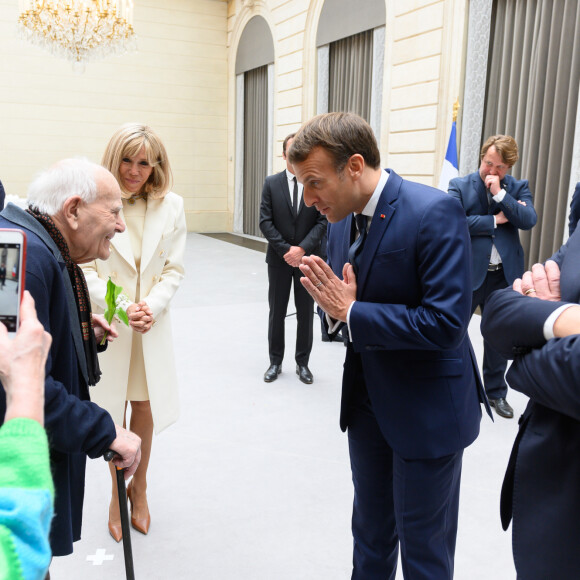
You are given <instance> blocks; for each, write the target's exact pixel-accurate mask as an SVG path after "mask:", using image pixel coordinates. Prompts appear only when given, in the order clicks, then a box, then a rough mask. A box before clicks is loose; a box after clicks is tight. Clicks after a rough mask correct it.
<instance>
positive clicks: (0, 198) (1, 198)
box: [0, 181, 6, 211]
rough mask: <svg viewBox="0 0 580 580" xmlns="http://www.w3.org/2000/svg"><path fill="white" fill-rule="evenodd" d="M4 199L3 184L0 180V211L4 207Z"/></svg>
mask: <svg viewBox="0 0 580 580" xmlns="http://www.w3.org/2000/svg"><path fill="white" fill-rule="evenodd" d="M5 199H6V192H5V191H4V186H3V185H2V182H1V181H0V211H2V210H3V209H4V200H5Z"/></svg>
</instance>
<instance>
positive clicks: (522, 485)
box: [481, 232, 580, 579]
mask: <svg viewBox="0 0 580 580" xmlns="http://www.w3.org/2000/svg"><path fill="white" fill-rule="evenodd" d="M552 259H554V260H555V261H556V262H557V263H558V265H559V266H560V270H561V277H560V289H561V296H562V302H548V301H545V300H539V299H537V298H530V297H527V296H522V295H521V294H519V293H517V292H514V291H513V290H512V289H509V288H506V289H505V290H500V291H498V292H495V293H494V294H492V295H491V297H490V299H489V301H488V304H487V306H486V308H485V311H484V313H483V317H482V325H481V328H482V332H483V336H484V337H485V338H486V339H487V340H488V341H489V342H490V343H491V345H492V346H493V347H494V348H495V349H496V350H498V351H499V352H501V353H502V354H503V355H504V356H505V357H506V358H511V359H514V362H513V364H512V365H511V367H510V368H509V370H508V373H507V376H506V378H507V382H508V383H509V386H510V387H511V388H513V389H515V390H517V391H520V392H522V393H525V394H526V395H528V396H529V397H530V401H529V403H528V406H527V408H526V410H525V412H524V414H523V416H522V419H521V420H520V430H519V433H518V436H517V439H516V442H515V444H514V448H513V451H512V457H511V458H510V463H509V466H508V470H507V473H506V478H505V481H504V485H503V489H502V502H501V516H502V523H503V526H504V529H507V527H508V526H509V522H510V520H511V518H512V515H513V551H514V561H515V565H516V569H517V572H518V578H519V577H521V578H530V579H536V578H537V579H543V578H576V577H578V570H580V553H579V552H578V541H579V539H580V518H579V517H578V514H579V513H580V493H579V490H580V335H578V334H576V335H572V336H568V337H566V338H554V339H551V340H549V341H547V342H546V340H545V338H544V334H543V325H544V322H545V320H546V318H547V317H548V316H549V314H550V313H551V312H553V311H554V310H555V309H556V308H558V307H559V306H560V305H561V304H564V303H566V302H572V303H575V304H578V302H579V301H580V271H579V269H578V264H579V263H580V232H576V233H575V234H574V235H573V236H571V237H570V238H569V240H568V242H567V243H566V245H565V246H563V247H562V248H561V249H560V250H559V251H558V252H557V253H556V254H555V255H554V256H552ZM526 353H527V354H526Z"/></svg>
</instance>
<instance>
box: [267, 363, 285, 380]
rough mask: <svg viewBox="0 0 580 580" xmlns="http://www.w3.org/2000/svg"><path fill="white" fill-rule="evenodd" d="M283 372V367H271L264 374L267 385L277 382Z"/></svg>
mask: <svg viewBox="0 0 580 580" xmlns="http://www.w3.org/2000/svg"><path fill="white" fill-rule="evenodd" d="M281 372H282V365H270V366H269V367H268V370H267V371H266V372H265V373H264V381H265V382H267V383H271V382H273V381H275V380H276V379H277V378H278V375H279V374H280V373H281Z"/></svg>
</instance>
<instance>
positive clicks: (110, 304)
mask: <svg viewBox="0 0 580 580" xmlns="http://www.w3.org/2000/svg"><path fill="white" fill-rule="evenodd" d="M122 291H123V288H122V287H121V286H117V285H116V284H115V283H114V282H113V281H112V280H111V277H110V276H109V281H108V282H107V293H106V294H105V303H106V304H107V309H106V310H105V319H106V321H107V322H108V323H109V324H111V321H112V320H113V316H115V313H116V311H117V297H118V296H119V294H121V292H122ZM119 318H120V317H119ZM125 324H128V321H127V322H126V323H125Z"/></svg>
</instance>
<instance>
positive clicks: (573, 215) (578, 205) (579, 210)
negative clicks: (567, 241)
mask: <svg viewBox="0 0 580 580" xmlns="http://www.w3.org/2000/svg"><path fill="white" fill-rule="evenodd" d="M579 219H580V182H578V183H577V184H576V189H574V194H573V195H572V201H571V202H570V217H569V219H568V235H569V236H571V235H572V234H573V233H574V230H575V229H576V225H577V224H578V220H579Z"/></svg>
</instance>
